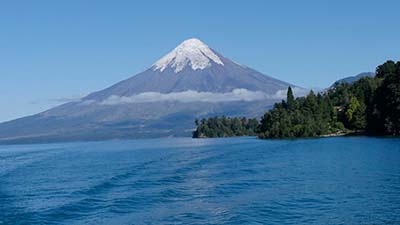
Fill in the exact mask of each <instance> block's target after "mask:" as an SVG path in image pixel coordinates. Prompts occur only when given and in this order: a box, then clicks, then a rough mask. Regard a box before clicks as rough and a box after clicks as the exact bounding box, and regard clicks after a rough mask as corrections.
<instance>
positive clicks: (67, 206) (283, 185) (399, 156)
mask: <svg viewBox="0 0 400 225" xmlns="http://www.w3.org/2000/svg"><path fill="white" fill-rule="evenodd" d="M43 223H57V224H249V223H251V224H400V139H395V138H366V137H337V138H321V139H301V140H258V139H256V138H225V139H190V138H170V139H168V138H165V139H147V140H132V141H105V142H81V143H62V144H38V145H9V146H0V224H43Z"/></svg>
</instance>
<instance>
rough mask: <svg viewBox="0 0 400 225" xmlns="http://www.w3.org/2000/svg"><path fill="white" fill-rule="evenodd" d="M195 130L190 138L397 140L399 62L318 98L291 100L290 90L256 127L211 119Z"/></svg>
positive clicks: (399, 126)
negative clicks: (360, 135)
mask: <svg viewBox="0 0 400 225" xmlns="http://www.w3.org/2000/svg"><path fill="white" fill-rule="evenodd" d="M196 125H197V129H196V131H195V132H194V133H193V137H228V136H243V135H255V134H257V135H258V137H260V138H295V137H316V136H322V135H338V134H346V133H351V132H364V133H365V134H368V135H394V136H399V135H400V62H394V61H387V62H386V63H384V64H382V65H379V66H378V67H377V69H376V76H375V77H364V78H362V79H360V80H358V81H356V82H354V83H351V84H347V83H339V84H337V85H336V86H334V87H333V88H330V89H329V90H327V91H324V92H322V93H317V94H316V93H314V92H313V91H310V93H309V94H308V95H307V96H304V97H298V98H295V97H294V95H293V90H292V88H291V87H289V88H288V90H287V97H286V101H282V102H280V103H276V104H275V105H274V107H273V108H272V109H271V110H269V111H268V112H266V113H265V114H264V116H263V117H262V118H261V120H260V122H258V121H257V120H256V119H246V118H226V117H221V118H218V117H214V118H209V119H207V120H206V119H203V120H201V122H200V123H199V122H198V121H197V122H196Z"/></svg>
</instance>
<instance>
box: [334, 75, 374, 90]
mask: <svg viewBox="0 0 400 225" xmlns="http://www.w3.org/2000/svg"><path fill="white" fill-rule="evenodd" d="M374 76H375V73H373V72H363V73H359V74H357V75H355V76H350V77H345V78H343V79H340V80H337V81H335V83H333V84H332V85H331V87H334V86H335V85H338V84H343V83H347V84H351V83H354V82H356V81H358V80H359V79H361V78H363V77H374Z"/></svg>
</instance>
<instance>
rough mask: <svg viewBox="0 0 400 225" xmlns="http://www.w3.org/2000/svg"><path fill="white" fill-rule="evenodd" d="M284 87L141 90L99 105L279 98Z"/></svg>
mask: <svg viewBox="0 0 400 225" xmlns="http://www.w3.org/2000/svg"><path fill="white" fill-rule="evenodd" d="M286 91H287V90H286V89H285V90H280V91H278V92H276V93H275V94H274V95H268V94H266V93H264V92H261V91H250V90H247V89H243V88H240V89H234V90H233V91H231V92H226V93H213V92H198V91H193V90H188V91H183V92H172V93H165V94H164V93H159V92H143V93H140V94H136V95H132V96H129V97H127V96H116V95H112V96H110V97H108V98H107V99H105V100H103V101H101V102H100V103H99V104H101V105H117V104H129V103H146V102H165V101H169V102H183V103H188V102H212V103H216V102H233V101H246V102H250V101H259V100H266V99H275V100H281V99H285V98H286ZM293 92H294V94H295V95H296V96H302V95H304V94H303V92H304V89H301V88H293Z"/></svg>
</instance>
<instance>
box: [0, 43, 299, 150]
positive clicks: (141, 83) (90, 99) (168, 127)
mask: <svg viewBox="0 0 400 225" xmlns="http://www.w3.org/2000/svg"><path fill="white" fill-rule="evenodd" d="M288 86H292V87H293V89H294V91H295V94H297V95H301V93H302V92H303V89H301V88H299V87H296V86H295V85H291V84H289V83H287V82H284V81H280V80H278V79H276V78H273V77H270V76H267V75H264V74H262V73H260V72H258V71H256V70H254V69H251V68H249V67H247V66H244V65H241V64H239V63H236V62H234V61H232V60H230V59H228V58H226V57H224V56H222V55H221V54H219V53H218V52H216V51H214V50H213V49H211V48H209V47H208V46H207V45H206V44H205V43H203V42H202V41H200V40H199V39H195V38H192V39H188V40H186V41H184V42H182V43H181V44H179V45H178V46H177V47H176V48H175V49H173V50H172V51H171V52H169V53H168V54H167V55H165V56H164V57H162V58H161V59H159V60H158V61H157V62H155V63H154V64H153V65H152V66H150V68H148V69H147V70H146V71H144V72H142V73H139V74H137V75H134V76H132V77H130V78H128V79H126V80H123V81H121V82H119V83H117V84H115V85H113V86H111V87H108V88H106V89H104V90H100V91H97V92H93V93H91V94H89V95H87V96H86V97H84V98H82V99H80V100H78V101H73V102H68V103H66V104H63V105H60V106H58V107H55V108H52V109H49V110H47V111H45V112H42V113H38V114H36V115H33V116H28V117H23V118H20V119H16V120H12V121H8V122H4V123H1V124H0V143H36V142H58V141H88V140H107V139H128V138H147V137H170V136H190V135H191V132H192V130H193V128H194V122H193V121H194V119H196V118H204V117H210V116H221V115H225V116H246V117H260V116H261V115H262V114H263V113H264V112H265V111H266V110H268V109H269V108H270V107H271V106H272V105H273V104H274V103H275V102H277V101H281V100H282V99H283V98H284V97H285V94H286V90H287V88H288Z"/></svg>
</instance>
